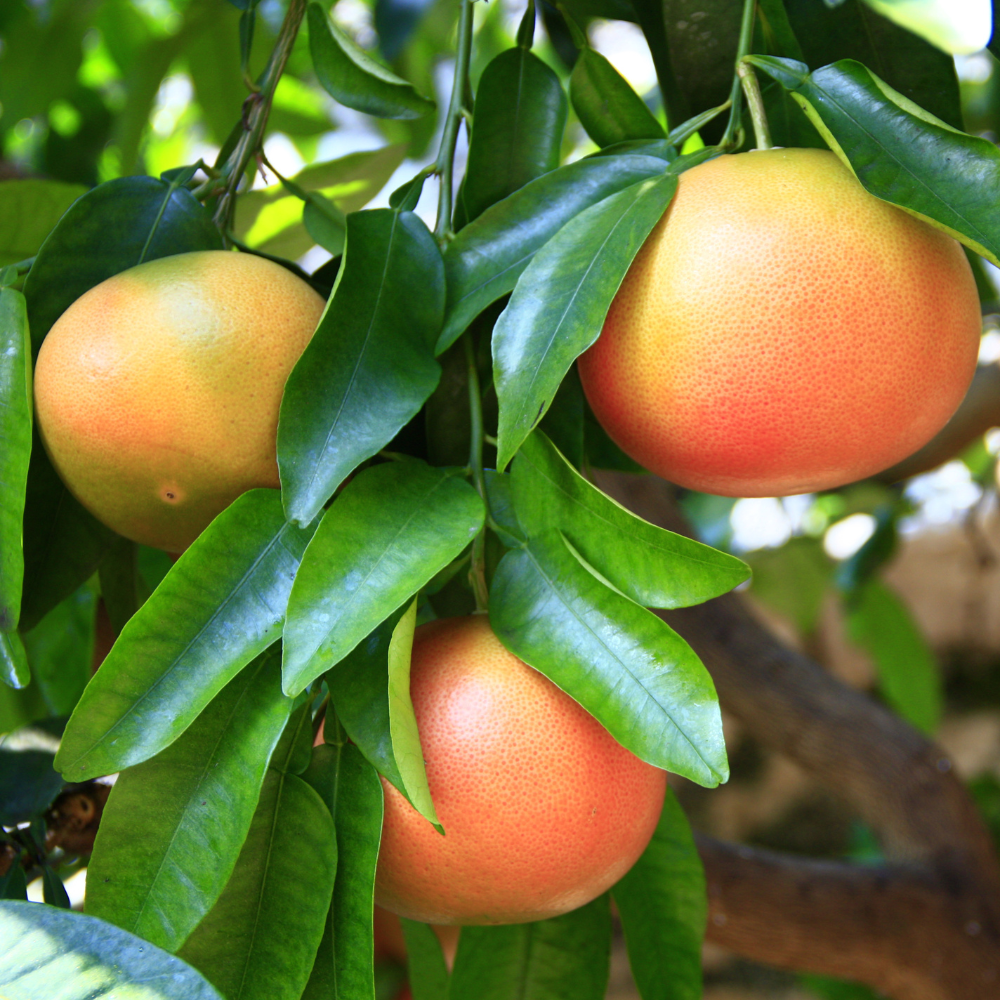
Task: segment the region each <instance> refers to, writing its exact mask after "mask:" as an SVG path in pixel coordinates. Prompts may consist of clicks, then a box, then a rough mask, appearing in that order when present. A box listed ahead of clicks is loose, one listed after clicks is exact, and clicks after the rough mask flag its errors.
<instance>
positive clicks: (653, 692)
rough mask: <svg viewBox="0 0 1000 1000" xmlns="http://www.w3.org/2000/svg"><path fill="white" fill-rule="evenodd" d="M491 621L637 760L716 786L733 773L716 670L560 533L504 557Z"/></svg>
mask: <svg viewBox="0 0 1000 1000" xmlns="http://www.w3.org/2000/svg"><path fill="white" fill-rule="evenodd" d="M490 624H491V625H492V626H493V631H494V632H495V633H496V634H497V636H498V638H499V639H500V641H501V642H502V643H503V644H504V645H505V646H506V647H507V648H508V649H509V650H510V651H511V652H512V653H513V654H514V655H515V656H518V657H520V659H522V660H524V662H525V663H528V664H530V665H531V666H533V667H535V668H536V669H537V670H540V671H541V672H542V673H543V674H545V676H546V677H548V678H549V679H550V680H551V681H552V682H553V683H554V684H556V685H558V686H559V687H560V688H562V690H564V691H565V692H566V693H567V694H568V695H570V697H572V698H574V699H575V700H576V701H578V702H579V703H580V704H581V705H582V706H583V707H584V708H585V709H586V710H587V711H588V712H590V714H591V715H593V716H594V717H595V718H596V719H597V720H598V721H599V722H600V723H601V724H602V725H603V726H604V727H605V729H607V730H608V732H610V733H611V735H612V736H614V738H615V739H616V740H618V742H619V743H621V744H622V746H624V747H626V749H628V750H631V751H632V753H634V754H635V755H636V756H637V757H641V758H642V759H643V760H645V761H648V762H649V763H650V764H653V765H655V766H656V767H662V768H665V769H666V770H668V771H673V772H674V773H675V774H681V775H683V776H684V777H686V778H690V779H691V780H692V781H695V782H697V783H698V784H700V785H704V786H706V787H710V788H712V787H715V786H716V785H718V784H719V782H721V781H725V780H726V779H727V777H728V775H729V767H728V764H727V762H726V750H725V745H724V742H723V738H722V717H721V714H720V712H719V702H718V698H717V696H716V693H715V686H714V685H713V684H712V679H711V677H710V676H709V674H708V671H707V670H706V669H705V667H704V666H703V665H702V663H701V661H700V660H699V659H698V657H697V656H696V655H695V654H694V652H693V651H692V649H691V647H690V646H688V644H687V643H686V642H685V641H684V640H683V639H682V638H681V637H680V636H679V635H677V633H676V632H674V631H673V630H672V629H671V628H670V627H669V626H668V625H667V624H666V623H665V622H664V621H662V620H661V619H660V618H657V617H656V615H654V614H652V612H649V611H647V610H646V609H645V608H642V607H640V606H639V605H638V604H635V603H633V602H632V601H631V600H629V599H628V598H627V597H624V596H623V595H622V594H620V593H618V592H617V591H615V590H611V589H610V588H609V587H607V586H605V584H604V583H603V582H602V581H601V579H599V578H598V576H597V575H596V573H595V571H592V570H591V569H590V568H589V567H588V566H586V564H584V563H583V562H582V561H581V559H580V557H579V556H578V555H577V554H576V553H574V552H573V550H572V549H571V548H570V547H569V545H568V544H567V543H566V541H565V540H564V539H563V537H562V536H561V535H560V534H559V533H558V532H557V531H549V532H546V533H545V534H543V535H539V536H537V537H536V538H533V539H531V540H530V541H529V543H528V545H527V546H526V547H525V548H523V549H518V550H514V551H512V552H508V553H507V554H506V555H505V556H504V557H503V559H502V560H501V562H500V565H499V567H498V568H497V571H496V574H495V575H494V577H493V589H492V592H491V594H490Z"/></svg>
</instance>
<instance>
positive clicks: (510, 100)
mask: <svg viewBox="0 0 1000 1000" xmlns="http://www.w3.org/2000/svg"><path fill="white" fill-rule="evenodd" d="M565 127H566V94H565V92H564V91H563V88H562V84H561V83H560V82H559V77H558V76H556V74H555V73H554V72H553V71H552V70H551V69H549V67H548V66H546V65H545V63H543V62H542V61H541V59H539V58H538V56H536V55H534V54H533V53H531V52H529V51H528V50H527V49H523V48H521V47H520V46H514V48H510V49H507V50H506V51H505V52H501V53H500V55H498V56H497V57H496V58H495V59H493V60H492V62H490V64H489V65H488V66H487V67H486V69H484V70H483V74H482V76H481V77H480V78H479V87H478V89H477V90H476V105H475V114H474V116H473V120H472V134H471V136H470V137H469V160H468V166H467V168H466V172H465V183H464V184H463V188H462V198H463V202H464V206H465V213H466V218H467V219H469V220H471V219H475V218H476V217H477V216H478V215H480V214H481V213H482V212H483V210H484V209H487V208H489V207H490V205H492V204H494V203H495V202H498V201H500V200H501V199H502V198H506V197H507V195H509V194H511V193H513V192H514V191H516V190H517V189H518V188H521V187H524V185H525V184H527V183H528V182H529V181H533V180H534V179H535V178H536V177H541V175H542V174H546V173H548V172H549V171H550V170H555V168H556V167H558V166H559V153H560V150H561V147H562V135H563V129H564V128H565Z"/></svg>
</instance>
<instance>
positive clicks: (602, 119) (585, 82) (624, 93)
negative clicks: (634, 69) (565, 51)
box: [569, 47, 664, 147]
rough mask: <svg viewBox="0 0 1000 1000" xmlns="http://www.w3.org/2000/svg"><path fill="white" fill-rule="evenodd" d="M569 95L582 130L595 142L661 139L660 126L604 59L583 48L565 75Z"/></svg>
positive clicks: (661, 128)
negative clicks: (567, 75)
mask: <svg viewBox="0 0 1000 1000" xmlns="http://www.w3.org/2000/svg"><path fill="white" fill-rule="evenodd" d="M569 97H570V100H571V101H572V102H573V110H574V111H575V112H576V114H577V117H578V118H579V119H580V124H581V125H582V126H583V128H584V131H585V132H586V133H587V135H589V136H590V138H591V139H593V140H594V142H596V143H597V145H598V146H602V147H603V146H611V145H614V144H615V143H616V142H628V141H629V140H631V139H662V138H663V137H664V131H663V126H662V125H661V124H660V123H659V122H658V121H657V120H656V119H655V118H654V117H653V113H652V111H650V110H649V108H648V107H646V102H645V101H644V100H643V99H642V98H641V97H640V96H639V95H638V94H637V93H636V92H635V91H634V90H633V89H632V86H631V84H630V83H629V82H628V80H626V79H625V77H623V76H622V75H621V73H619V72H618V70H616V69H615V68H614V66H612V65H611V63H610V62H608V60H607V59H606V58H605V57H604V56H602V55H601V53H600V52H596V51H595V50H594V49H592V48H589V47H588V48H585V49H584V50H583V51H582V52H581V53H580V55H579V57H578V58H577V60H576V65H575V66H574V67H573V72H572V74H571V75H570V78H569Z"/></svg>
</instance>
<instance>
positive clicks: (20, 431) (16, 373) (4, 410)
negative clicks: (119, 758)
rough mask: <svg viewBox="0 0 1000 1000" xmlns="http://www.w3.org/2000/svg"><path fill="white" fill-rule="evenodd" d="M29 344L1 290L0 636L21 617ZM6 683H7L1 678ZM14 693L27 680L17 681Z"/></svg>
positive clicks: (15, 296)
mask: <svg viewBox="0 0 1000 1000" xmlns="http://www.w3.org/2000/svg"><path fill="white" fill-rule="evenodd" d="M31 424H32V417H31V340H30V337H29V334H28V313H27V308H26V306H25V303H24V296H23V295H22V294H21V293H20V292H16V291H14V289H12V288H0V632H12V631H14V629H16V628H17V623H18V620H19V619H20V617H21V587H22V584H23V582H24V551H23V549H22V548H21V531H22V526H23V518H24V498H25V490H26V488H27V482H28V463H29V460H30V457H31ZM5 679H6V678H5ZM17 681H18V683H17V684H16V686H17V687H23V686H24V685H25V684H27V683H28V676H27V675H25V676H21V677H18V678H17Z"/></svg>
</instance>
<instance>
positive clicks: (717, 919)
mask: <svg viewBox="0 0 1000 1000" xmlns="http://www.w3.org/2000/svg"><path fill="white" fill-rule="evenodd" d="M595 478H596V479H597V481H598V485H600V486H601V488H602V489H604V490H606V491H607V492H608V493H610V494H611V495H612V496H614V497H616V498H617V499H618V500H619V501H620V502H621V503H623V504H624V505H625V506H627V507H629V508H630V509H631V510H633V511H634V512H635V513H637V514H639V515H640V516H641V517H644V518H646V519H647V520H649V521H652V522H653V523H655V524H659V525H661V526H663V527H665V528H669V529H670V530H673V531H680V532H683V533H686V534H690V529H689V528H688V526H687V525H686V523H685V522H684V521H683V519H682V517H681V515H680V514H679V512H678V510H677V508H676V506H675V505H674V504H673V502H672V487H670V486H669V485H668V484H667V483H665V482H663V481H662V480H658V479H656V478H655V477H652V476H631V475H626V474H612V473H597V474H596V476H595ZM658 613H659V614H661V616H662V617H663V618H664V620H666V621H667V622H668V623H669V624H670V625H671V626H672V627H673V628H675V629H676V630H677V631H678V632H679V633H680V634H681V635H682V636H683V637H684V638H685V639H686V640H687V641H688V642H689V643H690V644H691V645H692V647H693V648H694V649H695V651H696V652H697V653H698V655H699V656H700V657H701V658H702V660H703V661H704V662H705V665H706V666H707V667H708V669H709V671H710V672H711V674H712V677H713V678H714V680H715V684H716V687H717V688H718V691H719V698H720V701H721V703H722V705H723V707H724V708H725V709H726V710H727V711H728V712H731V713H732V714H733V715H734V716H736V717H737V718H739V719H740V720H741V721H742V723H743V724H744V725H745V726H746V727H747V729H748V731H749V732H750V733H752V735H753V736H754V737H755V738H756V739H757V740H759V741H760V742H761V743H762V744H764V745H766V746H768V747H770V748H771V749H772V750H774V751H777V752H779V753H782V754H785V755H787V756H788V757H789V758H791V759H793V760H795V761H796V762H797V763H798V764H800V765H801V766H802V767H804V768H805V769H806V770H808V771H809V772H811V773H812V774H813V775H814V776H815V777H816V778H817V779H818V780H820V781H821V782H822V783H824V784H825V785H826V786H827V787H828V788H830V789H831V790H833V791H834V792H835V793H837V794H838V795H839V796H841V797H842V798H843V799H845V800H846V801H847V802H848V803H849V804H850V805H851V806H852V807H853V808H854V809H855V810H856V811H857V813H858V814H859V815H860V816H861V817H862V818H863V819H864V820H865V821H866V822H867V823H868V824H870V825H871V827H872V828H873V829H874V830H875V831H876V832H877V834H878V835H879V837H880V840H881V842H882V846H883V849H884V852H885V854H886V857H887V861H886V863H885V864H883V865H878V866H873V865H862V864H854V863H850V862H829V861H820V860H813V859H808V858H803V857H799V856H794V855H784V854H780V853H776V852H772V851H765V850H760V849H757V848H751V847H747V846H745V845H738V844H727V843H722V842H720V841H716V840H713V839H711V838H708V837H700V838H699V850H700V852H701V855H702V859H703V861H704V863H705V872H706V877H707V880H708V892H709V918H708V938H709V939H710V940H712V941H715V942H716V943H718V944H720V945H723V946H725V947H727V948H729V949H731V950H732V951H734V952H736V953H738V954H740V955H743V956H744V957H746V958H750V959H753V960H756V961H760V962H764V963H766V964H768V965H772V966H776V967H779V968H785V969H793V970H799V971H809V972H815V973H822V974H826V975H831V976H837V977H840V978H844V979H852V980H856V981H859V982H862V983H866V984H868V985H869V986H872V987H874V988H876V989H878V990H881V991H882V992H883V993H885V994H886V995H887V996H889V997H892V998H894V1000H990V998H1000V865H998V862H997V857H996V853H995V851H994V849H993V844H992V841H991V838H990V836H989V833H988V832H987V830H986V829H985V827H984V825H983V823H982V821H981V819H980V817H979V814H978V812H977V810H976V808H975V806H974V804H973V803H972V801H971V799H970V798H969V796H968V794H967V792H966V790H965V788H964V786H963V785H962V784H961V782H960V781H959V780H958V779H957V777H956V776H955V775H954V773H953V771H952V766H951V762H950V761H949V760H948V758H947V757H946V755H945V754H944V753H943V751H941V750H940V749H939V748H938V747H936V746H935V745H934V743H933V742H931V741H930V740H928V739H927V738H926V737H924V736H923V735H922V734H920V733H919V732H917V731H916V730H915V729H913V728H912V727H911V726H910V725H909V724H908V723H906V722H904V721H903V720H902V719H900V718H898V717H896V716H895V715H893V714H892V713H890V712H889V711H887V710H886V709H884V708H882V707H881V706H880V705H878V704H877V703H876V702H875V701H873V700H872V699H871V698H869V697H868V696H867V695H865V694H863V693H861V692H858V691H855V690H853V689H852V688H849V687H847V686H845V685H844V684H842V683H841V682H840V681H838V680H837V679H836V678H834V677H833V676H832V675H831V674H829V673H828V672H827V671H825V670H824V669H823V668H822V667H821V666H820V665H819V664H818V663H816V662H814V661H813V660H811V659H810V658H809V657H807V656H805V655H802V654H800V653H797V652H795V651H793V650H791V649H789V648H787V647H786V646H785V645H783V644H782V643H781V642H780V641H778V640H777V639H776V638H775V637H774V636H772V635H771V634H770V632H768V630H767V629H766V628H765V627H764V626H763V625H761V624H760V623H759V622H758V621H757V620H756V618H754V617H753V616H752V615H751V613H750V612H749V610H748V609H747V607H746V606H745V603H744V601H743V600H742V598H741V597H740V596H739V595H738V594H728V595H726V596H725V597H720V598H718V599H716V600H714V601H709V602H708V603H706V604H703V605H700V606H698V607H694V608H685V609H682V610H678V611H670V612H658Z"/></svg>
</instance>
